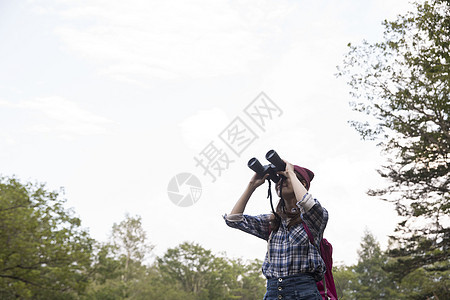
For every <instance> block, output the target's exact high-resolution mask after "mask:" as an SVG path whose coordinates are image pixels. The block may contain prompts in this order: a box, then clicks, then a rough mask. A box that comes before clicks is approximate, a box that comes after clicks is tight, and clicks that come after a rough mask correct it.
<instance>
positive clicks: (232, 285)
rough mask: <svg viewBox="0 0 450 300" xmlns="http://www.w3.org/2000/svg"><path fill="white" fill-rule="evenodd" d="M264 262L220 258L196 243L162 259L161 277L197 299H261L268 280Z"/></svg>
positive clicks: (185, 244)
mask: <svg viewBox="0 0 450 300" xmlns="http://www.w3.org/2000/svg"><path fill="white" fill-rule="evenodd" d="M260 268H261V262H260V261H255V262H252V263H250V264H244V263H243V262H242V261H241V260H230V259H227V258H225V257H218V256H215V255H213V254H212V253H211V251H209V250H206V249H204V248H202V247H201V246H200V245H198V244H194V243H187V242H186V243H182V244H180V245H179V246H178V247H176V248H173V249H168V250H167V252H166V254H165V255H164V256H163V257H161V258H158V269H159V271H160V273H161V276H162V278H163V280H164V282H166V284H170V285H172V286H176V287H179V288H180V289H181V290H183V291H184V292H186V293H188V294H189V295H192V296H194V298H195V299H205V300H206V299H249V300H250V299H261V298H262V297H263V296H264V293H265V279H264V278H262V277H261V270H260Z"/></svg>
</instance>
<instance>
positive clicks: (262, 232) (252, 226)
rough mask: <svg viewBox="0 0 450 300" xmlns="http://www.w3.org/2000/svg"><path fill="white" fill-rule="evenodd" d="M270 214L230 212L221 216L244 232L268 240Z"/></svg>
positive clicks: (233, 226)
mask: <svg viewBox="0 0 450 300" xmlns="http://www.w3.org/2000/svg"><path fill="white" fill-rule="evenodd" d="M270 216H271V215H270V214H263V215H258V216H249V215H244V214H232V215H227V214H225V215H224V216H223V218H224V220H225V223H226V224H227V225H228V226H230V227H232V228H236V229H239V230H242V231H244V232H246V233H249V234H252V235H254V236H257V237H259V238H261V239H263V240H266V241H267V240H268V239H269V235H270V228H269V223H270Z"/></svg>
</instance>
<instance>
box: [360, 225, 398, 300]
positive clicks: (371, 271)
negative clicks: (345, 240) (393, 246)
mask: <svg viewBox="0 0 450 300" xmlns="http://www.w3.org/2000/svg"><path fill="white" fill-rule="evenodd" d="M358 256H359V258H358V264H357V265H356V266H355V267H354V271H355V272H356V274H357V278H358V281H357V287H356V290H358V293H357V299H367V300H370V299H398V295H397V293H396V286H395V285H394V283H393V281H392V280H391V279H390V278H389V275H388V273H387V272H386V271H385V270H384V269H383V267H384V266H385V265H386V263H387V256H386V255H384V254H383V252H382V251H381V248H380V244H379V243H378V242H377V240H376V239H375V237H374V236H373V235H372V233H370V232H369V231H368V230H366V231H365V233H364V236H363V238H362V242H361V248H360V250H358Z"/></svg>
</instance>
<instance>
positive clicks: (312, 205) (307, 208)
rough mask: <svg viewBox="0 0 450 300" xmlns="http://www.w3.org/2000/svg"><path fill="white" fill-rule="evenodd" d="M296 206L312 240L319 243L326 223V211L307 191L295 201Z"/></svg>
mask: <svg viewBox="0 0 450 300" xmlns="http://www.w3.org/2000/svg"><path fill="white" fill-rule="evenodd" d="M297 206H298V207H299V208H300V212H301V213H302V218H303V220H304V221H305V223H306V225H307V226H308V228H309V230H310V231H311V233H312V234H313V236H314V241H315V242H316V244H319V242H320V240H321V239H322V236H323V232H324V231H325V227H326V226H327V223H328V211H327V210H326V209H325V208H324V207H323V206H322V205H321V204H320V202H319V201H317V199H315V198H313V197H312V195H311V194H309V193H307V194H306V195H305V196H304V197H303V199H302V200H301V201H299V202H297Z"/></svg>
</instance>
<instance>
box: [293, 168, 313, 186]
mask: <svg viewBox="0 0 450 300" xmlns="http://www.w3.org/2000/svg"><path fill="white" fill-rule="evenodd" d="M294 170H295V171H296V172H297V173H298V174H300V176H301V177H302V178H303V179H304V180H305V181H306V190H309V186H310V184H311V181H312V180H313V178H314V173H313V172H312V171H311V170H309V169H307V168H303V167H300V166H297V165H294Z"/></svg>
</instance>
